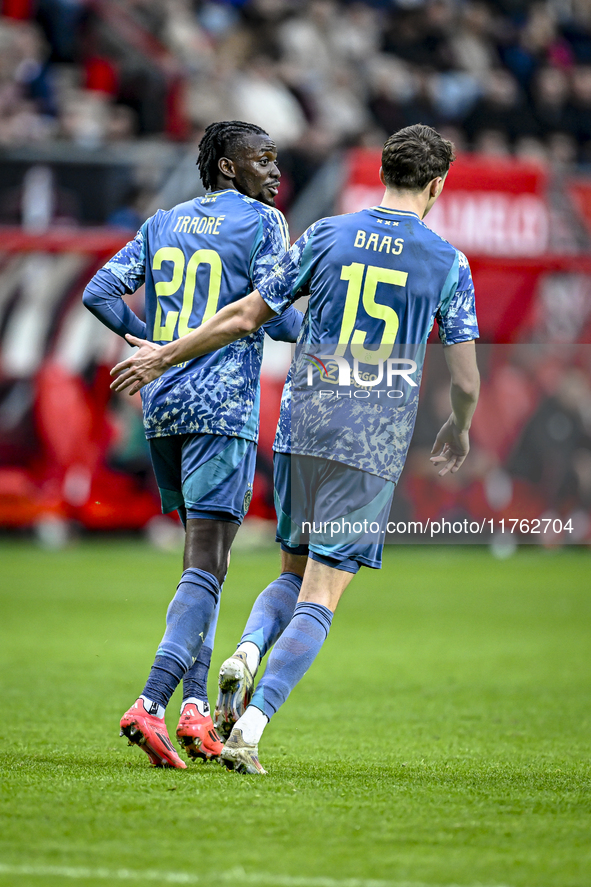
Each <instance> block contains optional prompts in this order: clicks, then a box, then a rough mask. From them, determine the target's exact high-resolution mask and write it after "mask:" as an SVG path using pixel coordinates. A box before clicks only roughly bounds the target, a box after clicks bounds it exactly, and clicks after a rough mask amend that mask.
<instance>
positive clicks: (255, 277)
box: [105, 190, 289, 441]
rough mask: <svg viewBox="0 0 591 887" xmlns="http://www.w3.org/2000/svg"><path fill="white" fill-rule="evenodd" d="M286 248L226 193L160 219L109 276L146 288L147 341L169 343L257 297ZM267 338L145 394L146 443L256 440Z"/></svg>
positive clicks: (234, 348)
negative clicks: (201, 436)
mask: <svg viewBox="0 0 591 887" xmlns="http://www.w3.org/2000/svg"><path fill="white" fill-rule="evenodd" d="M288 248H289V236H288V230H287V224H286V222H285V219H284V217H283V215H282V214H281V213H280V212H279V210H276V209H274V208H272V207H269V206H266V205H265V204H263V203H260V202H259V201H258V200H253V199H252V198H250V197H246V196H245V195H244V194H240V193H239V192H238V191H234V190H226V191H216V192H213V193H210V194H206V195H205V197H198V198H196V199H194V200H190V201H188V202H187V203H182V204H179V205H178V206H175V207H174V208H173V209H171V210H169V211H168V212H165V211H163V210H158V211H157V212H156V214H155V215H154V216H152V217H151V218H150V219H148V220H147V221H146V222H145V223H144V224H143V225H142V227H141V229H140V230H139V231H138V233H137V235H136V237H135V238H134V239H133V240H132V241H130V242H129V243H128V244H127V245H126V246H125V247H123V249H122V250H120V252H119V253H117V255H116V256H114V257H113V258H112V259H111V260H110V261H109V262H107V264H106V265H105V269H106V270H107V271H109V272H111V274H113V275H114V276H115V277H116V278H117V279H118V280H119V281H121V283H122V284H123V285H124V286H125V288H126V290H127V291H131V292H135V290H137V289H138V287H140V286H141V285H142V284H143V283H144V282H145V285H146V289H145V305H146V337H147V338H148V339H149V340H151V341H153V342H162V343H165V342H170V341H172V340H173V339H177V338H179V337H181V336H184V335H186V334H187V333H189V332H191V330H193V329H195V328H196V327H198V326H200V324H202V323H204V322H205V321H206V320H208V319H209V318H210V317H212V316H213V315H214V314H215V313H216V312H217V311H218V310H219V309H220V308H223V307H224V306H225V305H228V304H229V303H230V302H234V301H236V300H237V299H241V298H242V297H243V296H245V295H247V294H248V293H250V292H251V291H252V290H254V289H255V288H257V287H258V286H259V285H260V284H261V283H262V281H263V279H264V278H265V276H267V275H268V274H269V272H270V270H271V269H272V268H273V266H274V265H275V264H276V262H277V261H278V259H279V258H280V257H281V256H282V255H283V254H284V253H285V251H286V249H288ZM263 339H264V331H263V329H261V330H258V331H257V332H256V333H253V334H252V335H250V336H247V337H246V338H244V339H241V340H240V341H237V342H233V343H231V344H230V345H226V346H225V347H224V348H221V349H220V350H219V351H215V352H213V353H212V354H208V355H205V356H203V357H199V358H196V359H194V360H189V361H186V362H185V363H183V364H179V365H178V366H174V367H171V368H170V369H169V370H167V371H166V372H165V373H164V374H163V375H162V376H160V378H158V379H155V380H154V381H153V382H150V383H149V384H148V385H146V386H145V387H144V388H142V391H141V395H142V405H143V412H144V428H145V432H146V437H148V438H151V437H162V436H166V435H172V434H185V433H189V434H196V433H205V434H225V435H229V436H233V437H243V438H246V439H248V440H254V441H256V440H257V437H258V415H259V390H260V388H259V376H260V367H261V359H262V352H263Z"/></svg>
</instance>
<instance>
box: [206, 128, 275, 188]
mask: <svg viewBox="0 0 591 887" xmlns="http://www.w3.org/2000/svg"><path fill="white" fill-rule="evenodd" d="M253 134H254V135H262V136H264V135H267V133H266V132H265V130H264V129H261V127H260V126H256V125H255V124H254V123H244V122H243V121H242V120H223V121H222V122H221V123H210V124H209V126H208V127H207V129H206V130H205V132H204V134H203V138H202V139H201V141H200V142H199V157H198V159H197V166H198V167H199V175H200V176H201V181H202V182H203V186H204V188H205V189H206V191H213V190H214V188H215V187H216V181H217V176H218V161H219V159H220V157H230V158H231V157H232V153H233V152H234V151H235V150H236V148H238V147H239V146H240V145H241V144H242V143H243V142H244V141H245V139H246V136H249V135H253Z"/></svg>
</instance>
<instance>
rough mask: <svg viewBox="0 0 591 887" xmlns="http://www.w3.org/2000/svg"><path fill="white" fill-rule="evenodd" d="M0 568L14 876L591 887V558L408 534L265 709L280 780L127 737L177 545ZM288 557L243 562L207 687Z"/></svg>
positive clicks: (265, 745) (305, 886)
mask: <svg viewBox="0 0 591 887" xmlns="http://www.w3.org/2000/svg"><path fill="white" fill-rule="evenodd" d="M0 563H1V564H2V585H3V588H2V594H1V597H0V635H1V646H0V667H1V672H2V684H1V686H2V708H1V711H2V717H1V719H0V757H1V781H0V785H1V795H0V797H1V816H0V822H1V823H2V827H1V831H0V887H4V885H7V884H10V885H13V884H14V885H16V887H29V885H31V887H39V885H47V887H53V885H56V884H73V885H74V884H88V885H95V884H105V883H113V884H117V883H120V882H123V881H129V882H133V883H141V882H146V883H151V882H153V883H161V884H168V883H186V884H207V885H215V884H235V885H240V884H252V885H261V887H265V885H267V887H389V885H397V887H398V885H403V884H404V885H428V887H439V885H450V884H457V885H462V887H475V885H507V887H587V885H589V884H591V815H590V814H591V798H590V782H589V776H590V770H591V767H590V763H589V762H590V754H589V752H590V744H591V743H590V735H589V729H590V726H591V699H590V697H591V693H590V691H591V661H590V622H591V620H590V617H591V555H590V553H589V551H587V550H581V549H576V550H575V549H573V550H564V551H557V552H547V551H542V550H537V549H525V550H520V551H519V552H518V553H517V554H516V555H515V556H514V557H512V558H510V559H508V560H505V561H498V560H495V559H494V558H493V557H492V556H491V555H490V553H489V552H488V550H486V549H483V548H479V547H472V548H454V547H444V546H442V547H432V548H422V547H408V548H397V547H390V548H389V549H388V550H387V551H386V553H385V562H384V569H383V570H382V571H381V572H380V573H377V572H374V571H369V570H364V571H362V572H361V573H360V575H359V576H358V577H357V578H356V579H355V580H354V582H353V583H352V585H351V586H350V588H349V589H348V590H347V592H346V593H345V597H344V598H343V601H342V603H341V605H340V608H339V612H338V613H337V616H336V618H335V621H334V624H333V628H332V631H331V635H330V637H329V640H328V642H327V644H326V645H325V647H324V649H323V650H322V652H321V654H320V656H319V658H318V660H317V661H316V663H315V664H314V666H313V667H312V669H311V670H310V672H309V673H308V674H307V675H306V677H305V678H304V680H303V681H302V682H301V684H300V685H299V686H298V687H297V688H296V690H295V691H294V692H293V694H292V696H291V698H290V700H289V701H288V703H287V705H286V706H285V707H284V708H283V709H282V710H281V711H280V712H279V714H278V715H277V716H276V717H275V718H274V720H273V721H272V722H271V724H270V725H269V727H268V729H267V731H266V733H265V736H264V738H263V742H262V744H261V748H260V754H261V760H262V762H263V764H264V766H265V767H266V768H267V769H268V770H269V775H268V776H267V777H245V776H240V775H238V774H235V773H227V772H226V771H225V770H223V769H222V768H221V767H219V766H218V765H215V764H210V765H207V766H204V765H198V764H191V765H190V767H189V769H188V770H187V771H182V772H180V771H162V770H154V769H151V768H150V767H149V766H148V759H147V757H146V756H145V755H144V754H142V753H141V752H140V751H139V750H138V749H137V748H128V747H127V745H126V743H125V741H124V740H123V739H120V738H119V736H118V721H119V718H120V716H121V714H122V713H123V711H124V710H125V709H126V708H127V707H128V706H129V705H130V704H131V702H132V701H133V700H134V699H135V697H136V696H137V695H138V693H139V692H140V691H141V689H142V687H143V683H144V679H145V676H146V674H147V671H148V668H149V666H150V665H151V661H152V657H153V654H154V651H155V648H156V646H157V643H158V641H159V640H160V637H161V634H162V630H163V626H164V612H165V607H166V604H167V603H168V600H169V599H170V597H171V596H172V593H173V592H174V588H175V585H176V582H177V581H178V577H179V573H180V556H179V555H170V554H164V553H160V552H156V551H154V550H151V549H149V548H148V547H146V546H144V545H143V544H141V543H139V542H137V543H136V542H117V543H109V542H106V541H100V542H92V543H90V542H88V543H83V544H80V545H78V546H76V547H73V548H71V549H69V550H66V551H61V552H47V551H42V550H40V549H37V548H34V547H33V546H30V545H28V544H26V543H15V542H10V541H4V542H2V543H1V544H0ZM277 564H278V553H277V552H276V551H275V550H269V551H267V550H265V551H263V552H254V551H253V552H239V553H236V554H235V555H234V556H233V560H232V565H231V568H230V574H229V577H228V580H227V583H226V587H225V589H224V601H223V607H222V615H221V618H220V625H219V630H218V642H217V648H216V651H215V653H214V661H213V669H212V680H211V682H210V696H213V694H214V692H215V689H214V688H215V677H216V674H217V668H218V667H219V664H220V662H221V661H222V659H224V658H225V656H226V655H228V653H229V652H230V651H231V650H232V649H233V648H234V644H235V643H236V641H237V639H238V638H239V635H240V630H241V628H242V626H243V623H244V620H245V617H246V615H247V612H248V610H249V608H250V604H251V602H252V600H253V599H254V596H255V595H256V594H257V593H258V591H259V590H260V589H261V588H262V587H263V586H264V585H265V584H266V583H267V582H268V581H270V580H271V579H272V578H273V577H274V575H275V573H276V569H277ZM179 702H180V696H179V694H178V692H177V694H175V697H174V698H173V700H172V703H171V705H170V707H169V709H168V714H167V722H168V727H169V732H170V733H171V735H172V734H173V733H174V729H175V726H176V720H177V715H178V705H179Z"/></svg>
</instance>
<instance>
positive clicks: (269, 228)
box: [250, 207, 289, 289]
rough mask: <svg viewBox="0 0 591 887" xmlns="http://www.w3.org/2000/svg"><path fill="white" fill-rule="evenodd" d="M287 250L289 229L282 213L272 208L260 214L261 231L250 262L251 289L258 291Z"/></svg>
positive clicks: (267, 208)
mask: <svg viewBox="0 0 591 887" xmlns="http://www.w3.org/2000/svg"><path fill="white" fill-rule="evenodd" d="M288 249H289V229H288V227H287V222H286V221H285V217H284V216H283V213H280V212H279V210H278V209H274V208H272V207H265V208H264V211H262V212H261V229H260V234H259V237H258V238H257V241H256V243H255V245H254V249H253V252H252V256H251V260H250V277H251V281H252V288H253V289H258V286H259V283H261V281H263V280H264V279H265V277H266V276H267V275H268V273H269V271H271V269H272V268H273V266H274V265H275V264H276V262H278V261H279V259H280V258H281V257H282V256H283V255H284V254H285V252H286V250H288Z"/></svg>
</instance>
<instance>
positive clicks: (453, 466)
mask: <svg viewBox="0 0 591 887" xmlns="http://www.w3.org/2000/svg"><path fill="white" fill-rule="evenodd" d="M453 159H454V154H453V145H452V144H451V142H448V141H447V140H446V139H443V138H442V137H441V136H440V135H439V133H437V132H436V131H435V130H433V129H432V128H431V127H428V126H423V125H421V124H416V125H414V126H409V127H406V128H405V129H402V130H400V131H399V132H397V133H394V135H392V136H391V137H390V138H389V139H388V140H387V141H386V143H385V145H384V148H383V152H382V167H381V170H380V178H381V181H382V183H383V184H384V186H385V189H386V190H385V194H384V199H383V201H382V203H381V204H380V206H375V207H371V208H369V209H365V210H362V211H361V212H357V213H352V214H349V215H342V216H336V217H333V218H326V219H321V220H320V221H318V222H315V223H314V224H313V225H311V226H310V228H308V230H307V231H306V232H305V233H304V234H303V235H302V237H300V238H299V240H298V241H296V243H295V244H294V246H293V247H292V248H291V250H290V251H289V252H288V253H286V255H285V256H284V257H283V258H282V259H281V260H280V262H279V263H278V264H277V266H276V267H275V268H274V269H273V271H272V272H271V274H270V275H269V276H268V277H267V278H266V279H265V280H264V281H263V282H262V283H261V284H260V285H259V287H258V290H257V291H256V292H254V293H252V294H251V295H249V296H248V297H247V298H246V299H243V300H242V301H241V302H238V303H235V304H234V305H231V306H229V307H228V308H225V309H224V310H223V311H221V312H220V313H219V315H218V316H217V317H216V318H214V319H212V320H211V321H210V322H209V323H208V324H205V325H204V326H203V327H202V328H201V329H200V330H198V331H197V332H196V333H193V334H191V335H190V336H188V337H187V338H186V339H184V340H180V341H179V342H174V343H172V344H171V345H167V346H165V347H164V348H163V349H156V348H155V347H154V346H152V345H150V344H149V343H143V342H141V341H140V340H138V339H137V338H132V339H131V341H133V343H134V344H136V345H139V346H141V347H140V349H139V351H138V352H137V353H136V354H135V355H134V356H133V357H130V358H128V359H127V360H126V361H123V362H122V363H120V364H118V366H117V367H115V368H114V369H113V370H112V374H113V375H115V376H117V378H116V380H115V382H114V383H113V386H112V387H114V388H115V389H116V390H119V391H122V390H125V389H129V391H130V393H133V392H134V391H136V390H139V388H141V386H142V385H144V384H146V383H147V382H150V380H152V379H154V378H156V377H158V376H160V374H161V373H162V372H164V370H165V369H166V368H167V367H169V366H173V365H175V364H176V363H178V361H180V360H185V359H187V357H191V356H195V355H200V354H205V353H207V352H208V351H209V350H211V349H212V348H219V347H220V346H222V345H224V344H226V343H228V342H232V341H234V340H235V339H236V338H238V337H240V336H244V335H249V334H252V331H253V330H255V329H258V327H259V326H260V325H261V324H262V323H264V322H265V321H267V320H268V318H269V317H271V316H272V312H275V313H278V314H280V313H281V312H282V311H285V310H286V309H287V307H288V306H289V305H291V304H292V303H293V302H294V301H295V299H297V298H298V297H299V296H301V295H304V294H309V297H310V300H309V305H308V311H307V313H306V317H305V319H304V326H303V328H302V333H301V335H300V343H299V346H298V349H297V350H296V355H295V357H294V360H293V362H292V366H291V369H290V374H289V376H288V379H287V381H286V385H285V389H284V394H283V400H282V406H281V415H280V420H279V426H278V430H277V436H276V439H275V445H274V449H275V463H274V473H275V488H276V501H277V518H278V527H277V539H278V541H280V543H281V547H282V550H283V551H284V552H288V553H290V554H291V555H292V556H294V557H307V564H306V568H305V573H304V579H303V582H302V585H301V590H300V593H299V595H298V600H297V604H296V606H295V608H294V609H293V611H292V613H291V615H290V614H289V613H288V612H287V611H288V609H289V608H284V609H283V611H281V608H276V609H275V610H274V609H273V607H271V606H268V605H266V606H259V601H257V603H256V604H255V607H254V609H253V611H252V613H251V616H250V619H249V622H248V624H247V627H246V631H245V634H244V635H243V637H242V641H241V644H240V646H239V647H238V650H237V652H236V654H234V656H233V657H231V658H230V659H229V660H227V661H226V662H225V663H224V665H223V666H222V671H221V673H220V691H221V695H220V700H219V703H218V704H219V705H220V708H221V709H222V714H223V713H224V712H225V722H226V723H227V725H228V727H231V732H230V735H229V737H228V739H227V741H226V744H225V745H224V750H223V752H222V759H223V760H224V762H225V763H226V764H227V765H228V766H229V767H230V768H232V767H233V768H235V769H237V770H240V771H242V772H247V773H264V772H265V771H264V769H263V767H262V766H261V764H260V762H259V759H258V743H259V740H260V738H261V736H262V733H263V730H264V728H265V726H266V724H267V723H268V721H269V719H270V718H271V717H272V716H273V715H274V714H275V713H276V712H277V710H278V709H279V707H280V706H281V705H282V704H283V702H285V700H286V699H287V696H288V695H289V693H290V691H291V690H292V689H293V687H294V686H295V685H296V684H297V682H298V681H299V680H300V679H301V678H302V676H303V675H304V674H305V672H306V671H307V670H308V668H309V667H310V665H311V664H312V662H313V660H314V659H315V657H316V655H317V654H318V652H319V650H320V648H321V646H322V644H323V642H324V640H325V639H326V637H327V635H328V631H329V629H330V626H331V622H332V618H333V614H334V611H335V610H336V607H337V604H338V602H339V599H340V597H341V595H342V593H343V591H344V590H345V588H346V587H347V586H348V584H349V582H350V581H351V579H352V578H353V575H354V574H355V573H356V572H357V571H358V570H359V568H360V566H369V567H374V568H379V567H380V566H381V559H382V549H383V544H384V538H385V533H386V527H387V521H388V515H389V511H390V505H391V501H392V496H393V493H394V488H395V485H396V483H397V482H398V478H399V476H400V473H401V471H402V469H403V466H404V462H405V459H406V454H407V451H408V446H409V443H410V439H411V436H412V431H413V427H414V422H415V417H416V411H417V405H418V392H419V385H420V377H421V370H422V365H423V360H424V355H425V348H426V342H427V339H428V336H429V333H430V331H431V328H432V326H433V323H434V321H435V320H437V323H438V326H439V335H440V338H441V341H442V343H443V345H444V349H445V357H446V361H447V365H448V367H449V370H450V375H451V392H450V393H451V407H452V412H451V415H450V417H449V419H448V420H447V422H446V423H445V424H444V426H443V427H442V428H441V430H440V431H439V433H438V435H437V437H436V440H435V444H434V446H433V454H432V456H431V461H432V462H433V463H434V465H435V466H436V467H439V474H440V475H444V474H446V473H447V472H449V471H451V472H452V473H455V472H456V471H458V470H459V468H460V467H461V465H462V463H463V462H464V459H465V458H466V456H467V454H468V451H469V435H468V432H469V428H470V423H471V419H472V415H473V413H474V410H475V408H476V403H477V400H478V391H479V375H478V369H477V365H476V358H475V347H474V339H475V338H476V337H477V336H478V326H477V322H476V313H475V306H474V287H473V284H472V277H471V274H470V269H469V266H468V262H467V260H466V257H465V256H464V255H463V254H462V253H461V252H460V251H459V250H457V249H455V248H454V247H453V246H451V245H450V244H449V243H448V242H447V241H445V240H443V239H442V238H441V237H439V236H438V235H437V234H435V233H434V232H433V231H432V230H430V229H429V228H428V227H427V226H426V225H425V224H424V222H423V221H422V220H423V219H424V217H425V216H426V215H427V213H428V211H429V209H430V208H431V206H432V205H433V203H434V202H435V200H436V199H437V198H438V196H439V195H440V193H441V191H442V189H443V186H444V183H445V178H446V176H447V173H448V171H449V168H450V165H451V163H452V161H453ZM335 367H336V370H337V371H338V372H337V373H336V374H335ZM335 527H336V530H335ZM264 594H265V593H263V595H264ZM273 644H274V646H273V649H272V651H271V654H270V656H269V660H268V663H267V667H266V669H265V673H264V675H263V677H262V678H261V680H260V681H259V683H258V686H257V688H256V690H255V691H254V694H253V695H252V698H251V699H250V704H248V705H247V703H248V702H249V695H250V689H251V687H252V677H253V675H254V673H255V672H256V669H257V667H258V664H259V661H260V658H262V656H263V655H264V654H265V653H266V652H267V650H268V649H269V648H270V647H271V646H272V645H273ZM232 670H233V684H232V682H231V681H230V680H228V681H227V682H225V681H224V676H225V673H228V674H229V672H230V671H232ZM222 720H224V719H223V718H222ZM232 722H235V723H233V726H232Z"/></svg>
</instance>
